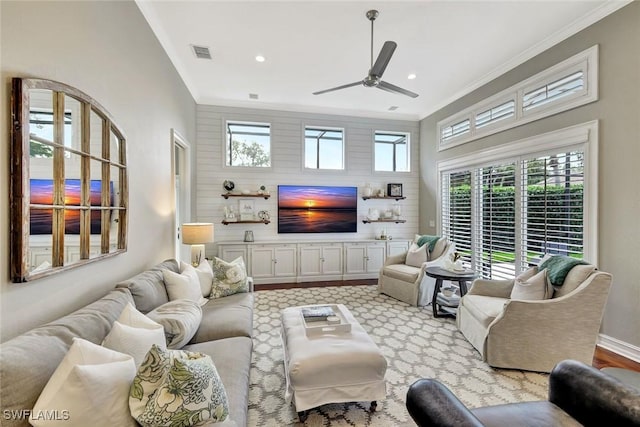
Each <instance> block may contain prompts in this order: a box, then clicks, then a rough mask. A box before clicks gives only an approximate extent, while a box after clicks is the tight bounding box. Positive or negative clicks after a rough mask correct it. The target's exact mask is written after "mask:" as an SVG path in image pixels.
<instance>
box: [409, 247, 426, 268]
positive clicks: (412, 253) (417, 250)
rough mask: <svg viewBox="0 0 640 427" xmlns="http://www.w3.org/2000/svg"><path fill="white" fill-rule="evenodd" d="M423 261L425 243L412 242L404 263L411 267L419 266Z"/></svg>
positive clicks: (424, 259) (424, 258)
mask: <svg viewBox="0 0 640 427" xmlns="http://www.w3.org/2000/svg"><path fill="white" fill-rule="evenodd" d="M425 262H427V245H423V246H418V245H417V244H416V243H412V244H411V247H410V248H409V250H408V251H407V257H406V259H405V261H404V263H405V264H406V265H410V266H412V267H421V266H422V264H423V263H425Z"/></svg>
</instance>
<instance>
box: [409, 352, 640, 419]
mask: <svg viewBox="0 0 640 427" xmlns="http://www.w3.org/2000/svg"><path fill="white" fill-rule="evenodd" d="M407 409H408V410H409V414H411V417H412V418H413V420H414V421H415V422H416V423H417V424H418V426H420V427H426V426H440V427H481V426H485V427H488V426H495V427H498V426H499V427H505V426H508V427H518V426H527V427H537V426H540V427H542V426H545V427H556V426H563V427H564V426H587V427H590V426H593V427H596V426H598V427H601V426H616V427H624V426H629V427H631V426H636V427H637V426H640V390H638V389H636V388H634V387H632V386H629V385H626V384H623V383H622V382H620V381H618V380H617V379H615V378H613V377H612V376H610V375H607V374H605V373H603V372H600V371H599V370H597V369H595V368H593V367H591V366H587V365H585V364H583V363H581V362H577V361H575V360H564V361H562V362H560V363H558V364H557V365H556V366H555V368H553V370H552V371H551V375H550V376H549V400H547V401H541V402H523V403H511V404H505V405H497V406H487V407H483V408H475V409H471V410H469V409H468V408H467V407H466V406H464V404H463V403H462V402H460V400H458V398H457V397H456V396H455V395H454V394H453V393H452V392H451V391H450V390H449V389H448V388H447V387H446V386H444V385H443V384H441V383H440V382H438V381H436V380H433V379H421V380H418V381H416V382H415V383H413V384H412V385H411V387H409V391H408V393H407Z"/></svg>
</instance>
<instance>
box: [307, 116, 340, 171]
mask: <svg viewBox="0 0 640 427" xmlns="http://www.w3.org/2000/svg"><path fill="white" fill-rule="evenodd" d="M304 167H305V168H307V169H338V170H341V169H344V130H343V129H336V128H322V127H311V126H307V127H305V128H304Z"/></svg>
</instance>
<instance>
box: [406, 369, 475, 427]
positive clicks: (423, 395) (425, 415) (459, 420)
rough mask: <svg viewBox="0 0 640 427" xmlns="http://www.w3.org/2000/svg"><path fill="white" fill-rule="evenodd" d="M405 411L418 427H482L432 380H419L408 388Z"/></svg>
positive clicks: (469, 412) (460, 404)
mask: <svg viewBox="0 0 640 427" xmlns="http://www.w3.org/2000/svg"><path fill="white" fill-rule="evenodd" d="M407 410H408V411H409V414H410V415H411V418H413V420H414V421H415V422H416V424H418V426H420V427H422V426H425V427H426V426H436V427H481V426H482V423H481V422H480V420H478V418H476V417H475V416H474V415H473V414H472V413H471V411H469V409H467V407H466V406H464V404H463V403H462V402H461V401H460V400H459V399H458V398H457V397H456V396H455V395H454V394H453V393H452V392H451V391H450V390H449V389H448V388H447V387H445V386H444V385H443V384H442V383H440V382H438V381H436V380H433V379H421V380H418V381H416V382H414V383H413V384H412V385H411V386H410V387H409V391H408V392H407Z"/></svg>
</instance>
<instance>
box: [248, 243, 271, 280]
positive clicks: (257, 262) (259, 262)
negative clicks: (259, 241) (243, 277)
mask: <svg viewBox="0 0 640 427" xmlns="http://www.w3.org/2000/svg"><path fill="white" fill-rule="evenodd" d="M274 260H275V257H274V250H273V248H272V247H259V246H258V247H252V248H251V275H252V276H253V278H254V279H261V278H266V277H273V275H274Z"/></svg>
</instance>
